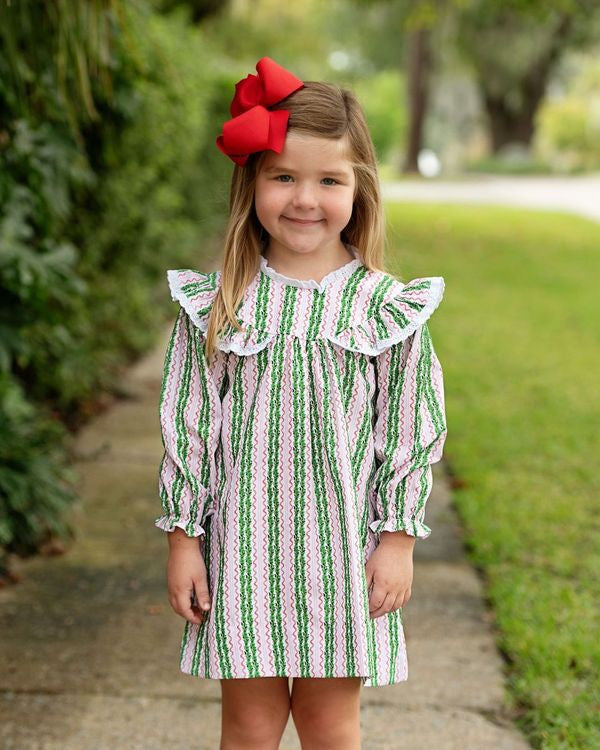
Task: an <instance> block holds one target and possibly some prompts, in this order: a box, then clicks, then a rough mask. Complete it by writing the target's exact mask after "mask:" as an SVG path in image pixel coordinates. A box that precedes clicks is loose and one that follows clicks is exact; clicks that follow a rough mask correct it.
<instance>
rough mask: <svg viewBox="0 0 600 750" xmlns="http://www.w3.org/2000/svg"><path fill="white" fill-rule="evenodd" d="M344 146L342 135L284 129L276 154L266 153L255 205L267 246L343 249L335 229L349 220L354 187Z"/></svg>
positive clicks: (304, 250)
mask: <svg viewBox="0 0 600 750" xmlns="http://www.w3.org/2000/svg"><path fill="white" fill-rule="evenodd" d="M346 145H347V144H346V141H345V140H343V139H340V140H335V141H334V140H330V139H327V138H315V137H314V136H307V135H299V134H296V133H289V132H288V133H287V134H286V140H285V145H284V148H283V150H282V152H281V153H280V154H277V153H275V152H274V151H268V152H267V155H266V157H265V160H264V162H263V165H262V168H261V169H260V171H259V173H258V175H257V178H256V186H255V193H254V206H255V209H256V214H257V216H258V219H259V221H260V223H261V224H262V226H263V227H264V228H265V229H266V231H267V232H268V233H269V236H270V239H269V248H270V249H274V247H275V248H276V252H278V251H279V250H282V251H283V252H292V253H302V254H305V253H312V252H315V251H321V250H325V249H326V250H336V249H340V248H341V247H342V243H341V239H340V232H341V231H342V230H343V229H344V227H345V226H346V225H347V224H348V222H349V221H350V217H351V215H352V206H353V201H354V189H355V176H354V170H353V169H352V166H351V165H350V163H349V162H348V160H347V159H346V157H345V156H344V151H345V149H346ZM295 219H296V220H303V221H294V220H295Z"/></svg>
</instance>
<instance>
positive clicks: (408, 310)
mask: <svg viewBox="0 0 600 750" xmlns="http://www.w3.org/2000/svg"><path fill="white" fill-rule="evenodd" d="M443 295H444V278H443V276H426V277H421V278H416V279H412V280H411V281H408V282H406V283H403V282H401V281H399V280H398V279H394V280H393V283H392V284H391V286H390V288H389V290H388V292H387V293H386V295H385V298H384V301H383V303H382V304H381V305H380V306H379V307H377V308H376V309H375V311H374V312H373V314H372V315H370V316H369V317H367V318H366V319H365V320H363V321H360V322H357V323H354V324H352V325H350V326H348V327H347V328H345V329H343V330H342V331H339V332H337V333H336V334H335V335H328V336H327V338H328V339H329V340H330V341H332V342H333V343H334V344H337V345H338V346H342V347H344V348H345V349H350V350H351V351H356V352H361V353H362V354H368V355H371V356H377V355H378V354H381V352H383V351H385V349H388V348H389V347H390V346H392V345H393V344H397V343H398V342H399V341H403V340H404V339H406V338H408V337H409V336H410V335H411V334H412V333H414V331H416V330H417V328H418V327H419V326H421V325H422V324H423V323H424V322H425V321H426V320H427V319H428V318H429V317H430V316H431V314H432V313H433V311H434V310H435V309H436V307H437V306H438V305H439V304H440V302H441V300H442V297H443Z"/></svg>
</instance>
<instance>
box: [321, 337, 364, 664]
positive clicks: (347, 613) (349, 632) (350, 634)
mask: <svg viewBox="0 0 600 750" xmlns="http://www.w3.org/2000/svg"><path fill="white" fill-rule="evenodd" d="M328 343H329V342H328ZM327 345H328V344H326V343H325V342H324V340H323V339H318V341H317V346H318V350H319V356H320V358H321V371H322V373H323V384H324V385H323V403H324V404H331V403H332V401H331V384H330V376H329V372H328V367H327V357H329V359H330V361H331V362H332V363H333V366H334V368H337V360H336V359H335V354H334V352H333V344H330V343H329V350H328V351H326V347H327ZM336 376H337V377H338V388H340V387H341V382H340V378H339V376H338V375H337V372H336ZM323 416H324V423H323V432H324V437H325V448H326V452H327V458H328V463H329V468H330V470H331V476H332V481H333V488H334V492H335V496H336V500H337V504H338V517H339V521H340V532H341V539H340V540H339V541H340V547H341V549H342V557H343V561H344V575H343V579H344V597H345V605H344V619H345V626H346V629H345V635H346V638H345V647H346V670H345V671H346V674H349V675H350V674H355V673H356V665H355V661H354V656H355V654H354V622H353V619H352V594H351V586H350V577H351V574H350V558H349V552H348V548H349V545H350V543H351V542H350V539H349V534H348V529H347V527H346V512H347V509H346V507H345V505H346V503H345V501H344V490H343V487H342V481H341V478H340V474H339V471H338V455H337V454H338V449H337V448H338V446H337V445H336V437H337V434H336V431H335V427H334V426H333V421H332V417H331V412H330V411H329V409H328V408H326V409H324V412H323ZM347 450H348V453H349V452H350V446H347ZM355 500H356V498H355Z"/></svg>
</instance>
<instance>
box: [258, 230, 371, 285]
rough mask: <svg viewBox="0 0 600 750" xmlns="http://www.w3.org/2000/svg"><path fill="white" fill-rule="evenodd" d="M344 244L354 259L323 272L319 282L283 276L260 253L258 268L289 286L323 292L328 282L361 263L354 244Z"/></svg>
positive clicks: (330, 282)
mask: <svg viewBox="0 0 600 750" xmlns="http://www.w3.org/2000/svg"><path fill="white" fill-rule="evenodd" d="M344 246H345V247H346V248H347V249H348V250H349V251H350V252H351V253H352V255H354V260H351V261H348V263H345V264H344V265H343V266H340V267H339V268H336V269H334V270H333V271H330V272H329V273H328V274H325V276H323V278H322V279H321V281H320V282H319V281H315V280H314V279H295V278H293V277H292V276H285V275H284V274H282V273H279V272H278V271H276V270H275V269H274V268H271V266H270V265H269V264H268V263H267V259H266V258H265V256H264V255H262V254H261V256H260V268H261V270H262V271H263V272H264V273H265V274H266V275H267V276H270V277H271V278H272V279H275V280H276V281H280V282H281V283H283V284H288V285H289V286H297V287H300V288H301V289H316V290H317V291H319V292H324V291H325V289H326V288H327V287H328V286H329V284H332V283H333V282H334V281H336V279H340V278H343V277H344V276H346V275H347V274H349V273H350V272H352V271H354V270H355V269H356V268H358V267H359V266H360V265H361V264H362V260H361V258H360V253H359V252H358V249H357V248H356V247H355V246H354V245H350V244H349V243H347V242H344Z"/></svg>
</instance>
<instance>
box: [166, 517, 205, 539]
mask: <svg viewBox="0 0 600 750" xmlns="http://www.w3.org/2000/svg"><path fill="white" fill-rule="evenodd" d="M154 525H155V526H157V527H158V528H159V529H162V530H163V531H173V530H174V529H175V527H176V526H177V527H179V528H180V529H183V530H184V531H185V533H186V534H187V536H192V537H194V536H201V535H202V534H204V533H205V531H204V529H203V527H202V526H201V525H200V524H199V523H198V521H190V520H189V519H187V520H186V519H185V518H174V517H173V516H169V515H167V514H165V515H162V516H160V517H159V518H157V519H156V520H155V521H154Z"/></svg>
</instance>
